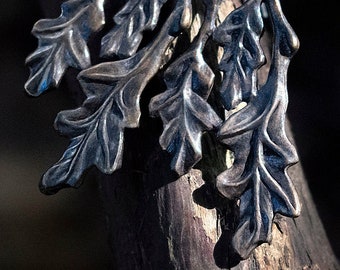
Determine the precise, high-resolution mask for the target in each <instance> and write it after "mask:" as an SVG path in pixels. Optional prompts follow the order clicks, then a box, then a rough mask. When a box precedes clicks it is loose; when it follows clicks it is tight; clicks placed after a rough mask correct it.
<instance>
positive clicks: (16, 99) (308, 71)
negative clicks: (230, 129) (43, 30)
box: [0, 0, 340, 270]
mask: <svg viewBox="0 0 340 270" xmlns="http://www.w3.org/2000/svg"><path fill="white" fill-rule="evenodd" d="M282 5H283V11H284V13H285V15H286V17H287V18H288V21H289V22H290V23H291V25H292V27H293V28H294V30H295V32H296V33H297V35H298V37H299V39H300V42H301V47H300V50H299V52H298V53H297V55H296V56H295V57H294V58H293V60H292V62H291V65H290V68H289V73H288V90H289V97H290V102H289V106H288V117H289V118H290V121H291V124H292V128H293V132H294V134H295V140H296V144H297V148H298V152H299V155H300V162H301V164H302V166H303V168H304V171H305V175H306V177H307V180H308V183H309V185H310V188H311V191H312V194H313V196H314V199H315V203H316V205H317V208H318V211H319V214H320V217H321V219H322V221H323V223H324V226H325V229H326V232H327V234H328V235H329V238H330V241H331V244H332V246H333V248H334V251H335V252H336V254H337V255H338V256H339V255H340V245H339V243H340V231H339V221H338V220H339V210H338V209H339V194H340V193H339V192H340V190H339V180H340V177H339V165H338V164H339V153H340V147H339V145H340V144H339V129H340V115H339V112H340V109H339V105H338V103H339V100H340V94H339V93H340V92H339V86H340V76H339V75H340V74H339V71H340V68H339V64H338V63H339V60H340V59H339V53H338V48H339V43H338V42H336V39H337V36H338V35H339V34H340V31H339V23H338V22H336V16H335V11H334V14H332V11H331V10H330V9H331V7H330V6H327V7H323V6H322V4H320V1H315V0H313V1H306V0H303V1H288V0H282ZM323 8H324V9H327V10H325V12H327V16H323V15H322V16H321V10H322V9H323ZM57 14H59V13H57ZM333 15H334V16H333ZM41 18H43V15H42V12H41V7H40V6H39V5H38V1H34V0H31V1H23V0H11V1H2V2H1V3H0V31H1V32H0V33H1V36H0V37H1V43H0V44H1V45H0V46H1V47H0V90H1V92H0V93H1V94H0V95H1V98H0V124H1V126H0V239H1V241H0V243H1V244H0V269H82V270H83V269H106V268H107V266H108V264H109V258H110V252H109V249H108V246H107V243H106V241H107V240H106V239H107V234H106V231H105V217H104V212H103V209H102V207H101V200H100V197H99V194H98V193H97V190H96V188H97V184H96V182H95V181H94V180H90V179H88V180H87V181H86V182H85V183H84V184H83V185H82V186H81V188H80V189H78V190H74V189H66V190H62V191H60V192H59V193H57V194H56V195H53V196H46V195H43V194H41V193H40V192H39V189H38V182H39V180H40V177H41V175H42V174H43V173H44V172H45V171H46V170H47V169H48V168H49V167H50V166H51V165H53V164H54V163H55V162H56V161H57V160H58V159H59V157H60V156H61V154H62V153H63V151H64V150H65V148H66V146H67V144H68V140H67V139H65V138H62V137H60V136H59V135H58V134H57V133H56V132H55V130H54V129H53V121H54V118H55V116H56V114H57V113H58V112H59V111H60V110H63V109H69V108H73V107H74V106H75V104H74V102H73V101H72V100H71V98H70V97H69V96H68V95H67V94H66V83H65V82H64V81H63V82H62V84H61V86H60V88H59V89H58V90H55V89H51V91H48V93H46V94H44V95H42V96H40V97H39V98H31V97H28V96H27V95H26V93H25V92H24V83H25V81H26V80H27V78H28V75H29V70H28V67H26V66H25V58H26V57H27V56H28V55H29V54H30V53H31V52H33V50H34V49H35V48H36V46H37V40H36V39H35V38H34V37H33V36H32V35H31V34H30V32H31V29H32V26H33V24H34V23H35V22H36V21H37V20H39V19H41ZM311 237H312V236H311Z"/></svg>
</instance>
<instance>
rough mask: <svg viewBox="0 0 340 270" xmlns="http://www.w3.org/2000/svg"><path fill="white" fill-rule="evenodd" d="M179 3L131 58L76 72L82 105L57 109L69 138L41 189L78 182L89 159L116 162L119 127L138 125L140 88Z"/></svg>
mask: <svg viewBox="0 0 340 270" xmlns="http://www.w3.org/2000/svg"><path fill="white" fill-rule="evenodd" d="M181 7H182V6H181V5H179V6H178V7H177V9H176V11H174V12H173V14H172V15H171V16H170V17H169V19H168V21H167V22H166V23H165V25H164V26H163V28H162V31H161V33H160V34H159V36H158V37H157V39H155V40H154V41H153V42H152V43H151V44H150V45H149V46H147V47H146V48H145V49H143V50H141V51H139V52H138V53H137V54H135V55H134V56H132V57H130V58H127V59H123V60H120V61H114V62H107V63H102V64H99V65H96V66H94V67H91V68H89V69H86V70H84V71H82V72H80V73H79V75H78V79H79V81H80V84H81V86H82V88H83V90H84V93H85V94H86V96H87V98H86V100H85V101H84V103H83V104H82V106H81V107H79V108H77V109H74V110H68V111H63V112H60V113H59V114H58V116H57V118H56V121H55V127H56V129H57V130H59V132H60V133H61V134H63V135H65V136H68V137H70V138H71V143H70V145H69V147H68V149H67V150H66V151H65V153H64V155H63V156H62V158H61V159H60V160H59V161H58V162H57V163H56V164H55V165H54V166H53V167H51V168H50V169H49V170H48V171H47V172H46V173H45V174H44V176H43V178H42V180H41V183H40V189H41V191H42V192H44V193H48V194H49V193H55V192H57V191H58V190H60V189H61V188H63V187H67V186H72V187H78V186H79V185H80V184H81V182H80V181H81V180H80V177H81V175H82V173H83V172H84V171H85V170H86V169H87V168H89V167H90V166H92V165H95V166H96V167H98V168H99V169H100V170H101V171H102V172H104V173H112V172H113V171H115V170H116V169H118V168H120V166H121V162H122V154H123V139H124V129H125V128H136V127H138V124H139V118H140V114H141V112H140V108H139V100H140V96H141V93H142V91H143V90H144V88H145V86H146V84H147V83H148V82H149V80H150V79H151V78H152V77H153V76H154V75H155V74H156V73H157V71H158V70H159V68H160V66H161V65H162V64H163V58H162V55H163V53H165V51H166V49H167V48H168V46H169V44H170V43H171V42H172V41H173V39H174V38H175V37H174V36H173V34H174V29H178V25H179V24H180V19H181V11H182V9H181Z"/></svg>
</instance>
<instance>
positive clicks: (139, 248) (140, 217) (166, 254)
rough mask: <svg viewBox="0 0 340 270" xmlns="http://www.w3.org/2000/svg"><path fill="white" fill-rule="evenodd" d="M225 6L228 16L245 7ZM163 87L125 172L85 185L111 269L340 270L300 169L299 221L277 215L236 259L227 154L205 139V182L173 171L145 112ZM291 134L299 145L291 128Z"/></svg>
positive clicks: (134, 134) (128, 139)
mask: <svg viewBox="0 0 340 270" xmlns="http://www.w3.org/2000/svg"><path fill="white" fill-rule="evenodd" d="M61 2H62V1H41V4H42V8H43V10H44V12H45V15H46V17H54V16H56V15H58V12H59V11H60V8H59V4H60V3H61ZM112 2H114V1H112ZM121 2H122V1H116V3H121ZM47 3H48V4H47ZM110 3H111V2H110ZM226 3H227V5H226V6H225V9H226V10H224V12H225V13H229V12H230V9H232V8H234V5H235V4H236V5H238V4H239V3H238V1H234V2H232V1H226ZM118 6H119V4H118ZM159 83H160V82H159V81H158V80H157V78H156V79H154V80H153V81H151V82H150V85H149V86H148V88H147V89H146V91H145V93H144V94H143V96H142V100H141V108H142V119H141V124H140V127H139V128H138V129H133V130H127V131H126V134H125V152H124V153H125V154H124V160H123V167H122V168H121V169H120V170H118V171H117V172H115V173H113V174H112V175H104V174H101V173H99V172H98V171H96V170H93V171H91V173H89V174H87V176H85V181H86V177H95V178H97V180H98V183H99V186H100V193H101V196H102V201H103V206H104V208H105V211H106V214H107V228H108V243H109V245H110V248H111V251H112V265H111V266H110V269H117V270H139V269H141V270H144V269H147V270H151V269H156V270H159V269H162V270H168V269H169V270H170V269H183V270H203V269H209V270H214V269H235V270H241V269H252V270H254V269H294V270H295V269H320V270H328V269H329V270H336V269H340V268H339V264H338V262H337V259H336V257H335V256H334V254H333V251H332V249H331V247H330V244H329V241H328V239H327V236H326V234H325V230H324V227H323V225H322V222H321V220H320V218H319V216H318V213H317V211H316V208H315V205H314V202H313V198H312V196H311V193H310V190H309V187H308V183H307V181H306V178H305V176H304V173H303V169H302V168H301V164H297V165H295V166H293V167H291V168H290V170H289V173H290V175H291V177H292V179H294V183H295V185H296V188H297V191H298V193H299V195H300V199H301V203H302V213H301V216H300V217H298V218H295V219H291V218H287V217H282V216H279V215H276V217H275V222H274V226H273V239H272V243H271V244H262V245H261V246H259V247H258V248H257V249H256V250H255V251H254V253H253V254H252V255H251V257H250V258H249V259H246V260H242V261H239V260H238V258H237V257H235V255H233V253H232V252H231V250H230V235H231V233H230V232H231V231H232V228H231V227H232V225H233V222H234V221H233V219H232V218H231V217H233V211H235V210H234V209H232V207H230V205H228V203H227V202H226V201H224V200H223V199H221V198H216V196H214V195H213V194H212V193H213V188H212V185H211V183H210V182H209V179H210V178H213V177H216V174H217V171H218V168H217V167H218V166H219V164H221V163H223V160H224V159H225V156H224V155H223V153H222V152H221V151H220V149H219V148H218V147H216V145H215V144H214V141H212V140H211V139H210V138H209V135H207V136H206V138H205V140H204V142H205V145H204V146H203V147H204V148H205V149H207V151H210V152H211V154H212V155H211V157H210V160H209V159H208V160H205V162H202V164H201V166H202V167H204V170H203V173H204V177H202V173H201V171H200V170H198V169H193V170H192V171H191V172H189V173H188V174H186V175H184V176H182V177H180V178H178V177H177V175H176V174H175V173H174V172H173V171H171V170H170V166H169V164H170V156H169V154H167V153H166V152H165V151H163V150H162V149H161V148H160V146H159V143H158V138H159V135H160V134H161V131H162V123H161V122H160V120H157V119H151V118H150V117H149V116H148V110H147V107H148V100H149V99H150V97H152V96H154V95H155V93H153V89H157V85H158V84H159ZM69 84H70V89H77V90H70V91H72V92H74V91H76V92H77V91H80V89H79V87H78V86H77V85H76V83H75V81H74V79H72V78H71V79H69ZM80 96H81V95H80ZM80 96H79V97H77V98H80ZM78 101H79V100H78ZM292 121H294V119H293V120H292ZM287 132H288V134H289V135H290V137H291V140H293V134H292V132H291V128H290V127H289V126H288V127H287ZM213 157H214V158H213ZM208 167H209V168H210V169H207V168H208ZM203 179H205V180H203ZM56 196H57V195H56ZM216 205H217V206H218V208H219V209H221V208H223V209H224V210H225V213H226V214H221V213H220V212H219V211H218V210H216ZM229 214H230V215H229ZM230 218H231V219H230ZM221 222H222V225H223V224H224V226H221V225H220V224H221ZM230 226H231V227H230Z"/></svg>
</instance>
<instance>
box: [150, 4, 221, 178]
mask: <svg viewBox="0 0 340 270" xmlns="http://www.w3.org/2000/svg"><path fill="white" fill-rule="evenodd" d="M209 12H210V14H209ZM214 12H215V10H214V8H211V7H210V8H208V10H207V18H206V21H205V25H204V26H203V27H210V26H211V25H210V23H211V21H213V20H214V19H213V18H214V16H213V14H214ZM202 33H204V34H202ZM205 33H206V32H201V35H200V36H199V37H198V38H197V40H196V44H195V45H193V46H192V48H191V49H189V50H188V51H187V52H186V53H184V55H182V56H181V57H180V58H178V59H177V60H176V61H175V62H174V63H172V64H171V66H170V67H169V68H168V69H167V70H166V72H165V74H164V80H165V83H166V86H167V90H166V91H165V92H164V93H162V94H159V95H158V96H156V97H154V98H153V99H152V100H151V102H150V105H149V108H150V112H151V114H152V115H153V116H160V117H161V119H162V121H163V127H164V130H163V133H162V135H161V137H160V140H159V142H160V145H161V146H162V148H163V149H164V150H167V151H168V152H170V153H172V154H173V155H174V157H173V159H172V164H171V167H172V169H173V170H175V171H176V172H177V173H178V174H179V175H183V174H185V173H187V172H188V171H189V170H190V169H191V168H192V167H193V166H194V165H195V164H196V163H197V162H198V161H199V160H200V159H201V157H202V150H201V137H202V133H203V132H204V131H207V130H212V129H216V128H217V127H218V126H219V125H220V124H221V123H222V120H221V119H220V118H219V116H218V115H217V114H216V112H215V111H214V110H213V109H212V107H211V106H210V105H209V104H208V102H207V98H208V96H209V94H210V91H211V88H212V86H213V83H214V77H215V76H214V73H213V71H212V70H211V68H210V67H209V66H208V65H207V63H206V62H205V61H204V59H203V55H202V49H203V47H204V44H205V42H206V35H205Z"/></svg>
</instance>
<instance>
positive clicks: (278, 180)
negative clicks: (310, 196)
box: [217, 1, 300, 258]
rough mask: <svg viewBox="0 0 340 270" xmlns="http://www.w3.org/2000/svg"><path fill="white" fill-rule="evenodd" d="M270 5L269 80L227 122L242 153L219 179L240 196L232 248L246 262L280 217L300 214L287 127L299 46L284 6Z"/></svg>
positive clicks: (225, 190) (225, 136)
mask: <svg viewBox="0 0 340 270" xmlns="http://www.w3.org/2000/svg"><path fill="white" fill-rule="evenodd" d="M265 3H266V5H267V7H268V9H269V11H270V15H271V18H272V24H273V32H274V48H273V56H272V64H271V68H270V71H269V75H268V79H267V82H266V83H265V85H263V87H262V88H261V89H260V90H259V91H258V94H257V95H256V96H253V97H251V99H250V101H249V103H248V104H247V106H246V107H244V108H243V109H241V110H239V111H237V112H236V113H234V114H231V116H229V117H228V118H227V119H226V121H225V123H224V124H223V126H222V127H221V129H220V131H219V134H218V135H219V137H220V138H221V140H222V141H223V142H224V143H225V144H227V145H228V146H229V148H230V149H231V150H232V151H234V152H235V153H237V154H236V155H235V162H234V165H233V166H232V167H231V168H229V169H228V170H226V171H225V172H223V173H221V174H220V175H219V176H218V178H217V187H218V189H219V191H220V192H221V193H222V194H224V195H225V196H226V197H228V198H229V199H236V198H240V221H239V225H238V227H237V228H236V232H235V235H234V237H233V247H234V249H235V250H236V251H237V253H238V254H239V255H240V256H241V257H242V258H247V257H248V256H249V255H250V253H251V252H252V251H253V249H254V248H256V247H257V246H258V245H260V244H261V243H264V242H270V241H271V227H272V220H273V217H274V215H275V213H280V214H282V215H285V216H290V217H296V216H298V215H299V213H300V204H299V200H298V196H297V193H296V191H295V188H294V186H293V184H292V181H291V179H290V177H289V175H288V173H287V169H288V167H289V166H291V165H293V164H295V163H296V162H297V161H298V158H297V154H296V151H295V148H294V147H293V145H292V144H291V143H290V141H289V140H288V138H287V136H286V134H285V126H284V124H285V113H286V109H287V104H288V97H287V81H286V76H287V70H288V65H289V62H290V59H291V57H292V56H293V55H294V54H295V52H296V51H297V50H298V47H299V43H298V39H297V37H296V35H295V33H294V32H293V30H292V29H291V27H290V25H289V24H288V23H287V21H286V20H285V18H284V15H283V14H282V11H281V8H280V5H279V2H278V1H266V2H265ZM283 37H284V38H283ZM245 145H246V146H245Z"/></svg>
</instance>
